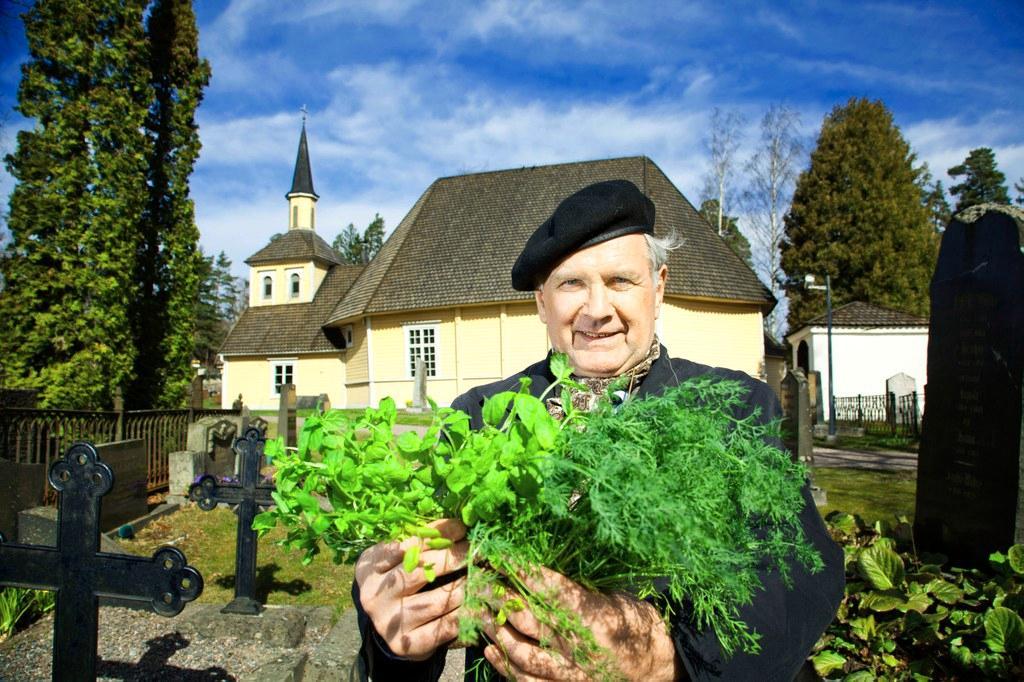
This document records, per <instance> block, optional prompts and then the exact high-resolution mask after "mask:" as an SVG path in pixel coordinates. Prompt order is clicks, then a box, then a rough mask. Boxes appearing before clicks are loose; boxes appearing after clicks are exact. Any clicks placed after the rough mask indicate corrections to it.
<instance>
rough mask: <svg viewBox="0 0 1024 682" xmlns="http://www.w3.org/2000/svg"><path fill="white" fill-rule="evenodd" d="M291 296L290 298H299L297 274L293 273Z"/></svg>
mask: <svg viewBox="0 0 1024 682" xmlns="http://www.w3.org/2000/svg"><path fill="white" fill-rule="evenodd" d="M290 279H291V285H292V288H291V296H292V298H298V297H299V273H297V272H293V273H292V276H291V278H290Z"/></svg>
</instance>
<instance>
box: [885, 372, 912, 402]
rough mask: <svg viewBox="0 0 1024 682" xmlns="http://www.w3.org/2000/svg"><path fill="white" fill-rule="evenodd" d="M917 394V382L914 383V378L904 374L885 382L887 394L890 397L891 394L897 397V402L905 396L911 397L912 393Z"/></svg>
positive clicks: (895, 375)
mask: <svg viewBox="0 0 1024 682" xmlns="http://www.w3.org/2000/svg"><path fill="white" fill-rule="evenodd" d="M916 392H917V382H916V381H914V377H912V376H909V375H907V374H904V373H903V372H900V373H899V374H894V375H893V376H891V377H889V378H888V379H886V380H885V394H886V395H889V394H890V393H891V394H893V395H894V396H896V399H897V400H899V399H900V398H902V397H903V396H905V395H910V394H911V393H916Z"/></svg>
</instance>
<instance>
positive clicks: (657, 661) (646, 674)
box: [484, 568, 686, 682]
mask: <svg viewBox="0 0 1024 682" xmlns="http://www.w3.org/2000/svg"><path fill="white" fill-rule="evenodd" d="M522 579H523V581H524V582H525V583H526V584H527V586H528V587H529V588H530V589H531V590H532V591H534V592H536V593H541V594H554V595H557V597H558V600H559V602H560V603H561V604H562V606H564V607H565V608H567V609H569V610H571V611H574V612H575V613H577V614H578V615H579V616H580V618H581V620H582V621H583V624H584V625H586V626H587V627H588V628H589V629H590V631H591V632H592V633H593V634H594V638H595V639H596V640H597V644H598V645H599V646H600V647H601V648H603V649H605V650H607V651H608V652H609V653H610V656H609V657H608V663H609V664H610V665H612V666H614V667H616V668H617V669H618V670H617V671H616V672H617V673H618V674H619V676H621V677H622V679H627V680H645V681H647V680H677V679H686V672H685V670H684V668H683V665H682V663H681V662H680V661H679V659H678V657H677V656H676V652H675V645H674V644H673V642H672V638H671V637H670V636H669V633H668V629H667V628H666V626H665V623H664V621H662V619H661V616H660V615H659V614H658V611H657V609H655V608H654V607H653V606H651V605H650V604H648V603H647V602H642V601H638V600H637V599H634V598H632V597H630V596H628V595H625V594H613V595H605V594H599V593H596V592H591V591H590V590H587V589H585V588H583V587H581V586H580V585H578V584H577V583H575V582H573V581H572V580H570V579H569V578H566V577H565V576H564V575H561V574H560V573H556V572H555V571H551V570H548V569H546V568H541V569H540V574H539V575H536V574H535V575H534V576H522ZM507 618H508V620H507V621H506V622H505V624H504V625H501V626H497V625H495V624H494V623H489V624H488V625H487V626H486V627H485V628H484V632H486V634H487V636H488V637H489V638H490V639H491V642H492V644H489V645H488V646H487V647H486V648H485V649H484V656H486V658H487V660H488V661H489V662H490V663H491V665H493V666H494V667H495V668H496V669H497V671H498V672H499V673H501V674H502V675H504V676H505V677H508V678H510V679H514V680H517V681H518V682H530V681H532V680H565V681H567V682H568V681H574V680H587V679H589V677H588V676H587V675H586V673H585V672H584V671H583V670H581V669H580V668H579V667H578V666H577V665H576V664H575V663H573V661H572V660H571V658H569V655H570V654H571V652H570V651H569V649H568V647H567V646H566V645H565V644H564V643H560V642H558V641H557V640H556V641H555V642H554V644H553V648H549V649H545V648H542V647H541V646H540V644H539V640H540V639H541V638H542V636H545V635H550V631H548V630H547V628H546V627H545V626H544V625H542V624H541V623H540V622H538V621H537V619H536V618H535V617H534V616H533V614H532V613H530V612H529V611H528V610H521V611H512V612H509V613H508V614H507Z"/></svg>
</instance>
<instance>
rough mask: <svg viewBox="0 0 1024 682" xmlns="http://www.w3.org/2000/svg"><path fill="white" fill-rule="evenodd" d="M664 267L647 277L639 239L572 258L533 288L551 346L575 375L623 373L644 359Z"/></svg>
mask: <svg viewBox="0 0 1024 682" xmlns="http://www.w3.org/2000/svg"><path fill="white" fill-rule="evenodd" d="M667 277H668V268H666V267H665V266H664V265H663V266H661V268H660V269H659V270H658V272H657V273H654V274H652V273H651V260H650V257H649V255H648V252H647V241H646V240H645V239H644V236H643V235H641V234H630V235H626V236H624V237H617V238H615V239H610V240H608V241H606V242H601V243H600V244H597V245H595V246H591V247H589V248H586V249H583V250H582V251H577V252H576V253H574V254H571V255H570V256H568V257H567V258H565V259H564V260H563V261H561V262H560V263H559V264H558V265H556V266H555V268H554V270H552V271H551V274H549V275H548V278H547V279H546V280H544V283H543V284H542V285H541V286H540V287H539V288H538V289H537V291H536V292H535V296H536V299H537V312H538V314H539V315H540V319H541V321H542V322H544V324H546V325H547V328H548V338H549V339H551V346H552V347H553V348H554V349H555V350H556V351H560V352H562V353H567V354H568V355H569V362H570V363H571V364H572V366H573V368H574V369H575V370H576V374H577V375H579V376H589V377H609V376H616V375H618V374H622V373H623V372H625V371H626V370H628V369H630V368H632V367H633V366H634V365H636V364H637V363H638V362H640V361H641V360H643V359H644V358H645V357H646V356H647V351H648V350H649V349H650V347H651V343H652V342H653V341H654V321H655V320H656V319H657V318H658V315H659V314H660V312H661V301H662V298H663V296H664V294H665V280H666V278H667Z"/></svg>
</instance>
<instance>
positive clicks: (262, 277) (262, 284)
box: [260, 271, 277, 301]
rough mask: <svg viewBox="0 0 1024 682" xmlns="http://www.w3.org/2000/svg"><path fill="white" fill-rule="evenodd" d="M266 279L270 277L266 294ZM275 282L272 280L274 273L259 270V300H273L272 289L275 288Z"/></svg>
mask: <svg viewBox="0 0 1024 682" xmlns="http://www.w3.org/2000/svg"><path fill="white" fill-rule="evenodd" d="M267 279H270V295H269V296H268V295H267ZM276 285H277V282H275V281H274V273H273V271H271V272H261V273H260V300H261V301H273V300H274V289H276V288H277V286H276Z"/></svg>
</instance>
